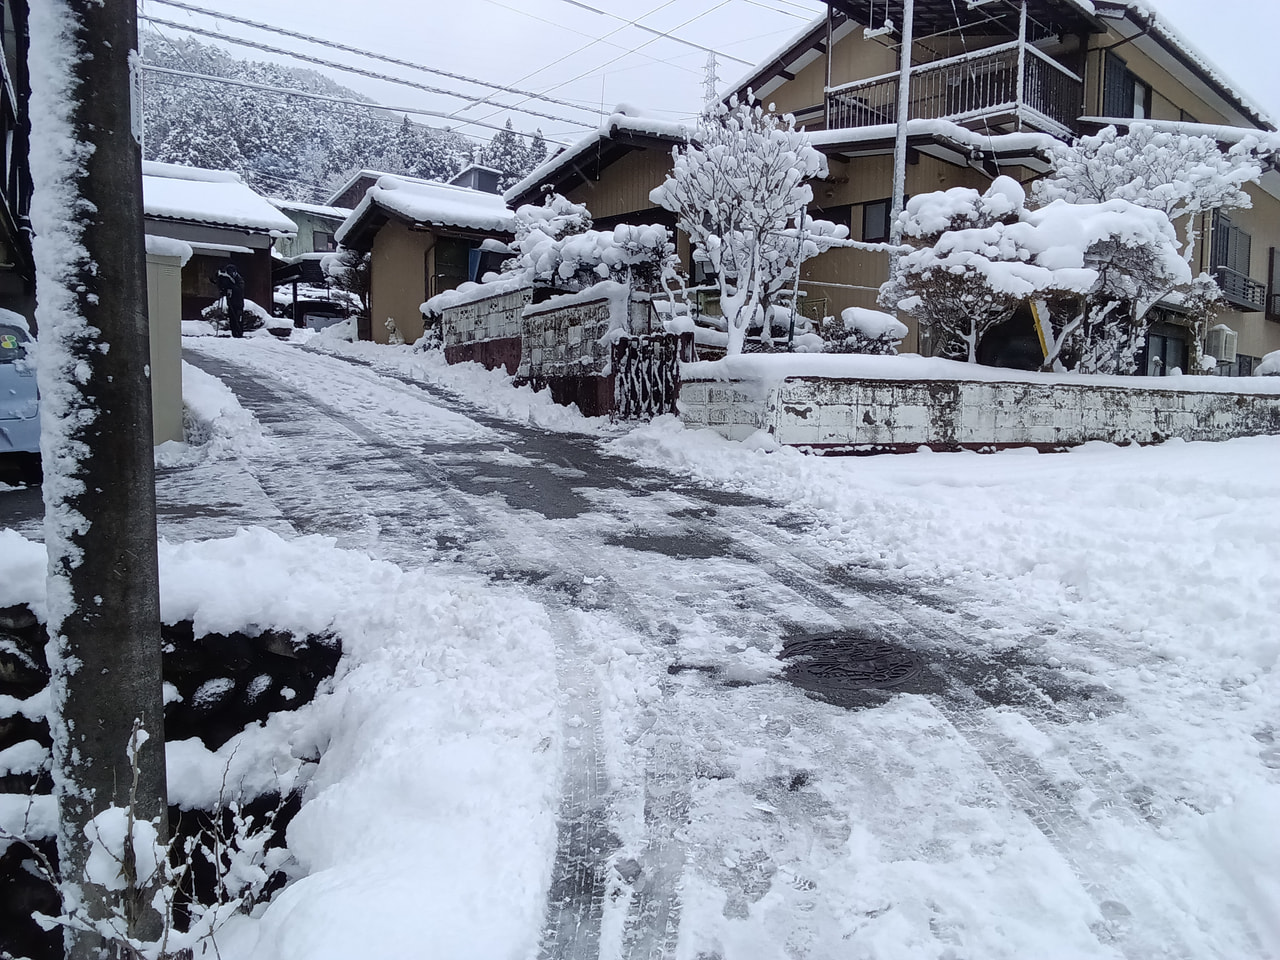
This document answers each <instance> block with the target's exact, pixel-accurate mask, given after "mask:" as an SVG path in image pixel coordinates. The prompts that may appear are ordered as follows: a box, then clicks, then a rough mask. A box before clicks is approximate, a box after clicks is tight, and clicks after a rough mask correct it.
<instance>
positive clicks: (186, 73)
mask: <svg viewBox="0 0 1280 960" xmlns="http://www.w3.org/2000/svg"><path fill="white" fill-rule="evenodd" d="M142 69H143V70H145V71H146V72H147V73H156V74H161V75H162V76H170V77H183V78H186V79H190V80H201V81H204V82H206V83H223V84H227V85H228V86H232V87H244V88H247V89H249V90H261V91H263V92H266V93H274V94H278V95H280V96H283V97H300V98H302V99H303V100H319V101H322V102H325V103H335V104H340V105H342V106H348V107H364V108H366V109H369V110H375V111H381V112H385V113H397V114H399V113H408V114H415V115H420V116H424V117H436V118H438V119H441V120H448V119H450V117H449V115H448V114H447V113H441V112H440V111H438V110H425V109H423V108H421V107H392V106H387V105H385V104H381V103H372V102H369V101H365V100H351V99H348V98H347V97H333V96H329V95H327V94H323V93H307V92H304V91H302V90H290V89H289V88H287V87H274V86H271V85H270V84H266V83H254V82H253V81H251V80H232V79H231V78H230V77H215V76H211V75H209V74H205V73H194V72H192V71H190V70H174V69H173V68H171V67H160V66H156V65H155V64H150V63H144V64H142ZM386 119H387V122H389V123H395V122H397V121H395V120H393V119H391V118H386ZM467 123H469V124H471V125H473V126H479V127H485V128H486V129H489V130H497V131H500V132H501V131H504V130H505V129H506V128H505V127H500V126H497V125H496V124H492V123H484V122H482V121H480V120H468V121H467ZM450 132H455V133H456V132H457V131H450ZM459 136H465V134H459ZM543 139H544V140H546V141H547V142H549V143H555V144H556V145H558V146H567V145H568V144H567V142H566V141H564V140H553V139H552V138H550V137H547V136H546V135H545V134H544V135H543Z"/></svg>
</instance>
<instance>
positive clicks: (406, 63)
mask: <svg viewBox="0 0 1280 960" xmlns="http://www.w3.org/2000/svg"><path fill="white" fill-rule="evenodd" d="M152 2H153V3H159V4H163V5H164V6H166V7H176V8H178V9H179V10H186V11H189V12H191V13H199V14H203V15H205V16H209V17H215V18H217V19H219V20H226V21H228V22H230V23H238V24H240V25H241V26H244V27H252V28H253V29H255V30H263V31H266V32H267V33H276V34H279V35H280V36H282V37H291V38H293V39H294V40H303V41H305V42H307V43H314V44H316V45H318V46H322V47H329V48H330V49H333V50H341V51H342V52H343V53H354V54H356V55H357V56H360V57H365V58H366V59H369V60H380V61H382V62H383V63H390V64H393V65H395V66H397V67H409V68H410V69H412V70H421V71H422V72H423V73H434V74H436V75H437V76H441V77H448V78H449V79H450V80H462V81H464V82H466V83H474V84H476V85H477V86H481V87H489V88H490V89H492V90H497V91H501V92H503V93H514V94H516V95H517V96H522V97H533V98H535V99H538V100H545V101H547V102H548V103H554V104H556V105H557V106H561V107H571V108H573V109H574V110H582V111H585V112H587V113H592V114H594V113H595V112H596V111H595V109H594V108H592V107H584V106H583V105H582V104H580V103H574V102H573V101H572V100H559V99H556V98H555V97H545V96H542V95H541V94H539V93H535V92H534V91H532V90H521V89H520V88H519V87H506V86H503V85H502V84H500V83H491V82H490V81H488V80H481V79H479V78H478V77H468V76H466V75H465V74H461V73H450V72H449V71H448V70H440V69H438V68H437V67H427V66H423V65H422V64H420V63H414V62H413V61H412V60H400V59H397V58H396V57H389V56H386V55H385V54H381V53H374V52H373V51H372V50H362V49H361V48H359V47H352V46H348V45H347V44H345V43H338V42H336V41H334V40H325V39H324V38H322V37H315V36H312V35H310V34H307V33H299V32H298V31H296V30H287V29H285V28H284V27H277V26H273V25H272V24H269V23H260V22H258V21H257V20H248V19H245V18H244V17H236V16H232V15H231V14H229V13H221V12H219V11H216V10H210V9H208V8H207V7H199V6H196V5H195V4H191V3H182V2H180V0H152Z"/></svg>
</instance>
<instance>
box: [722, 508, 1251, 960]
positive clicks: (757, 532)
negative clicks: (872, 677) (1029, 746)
mask: <svg viewBox="0 0 1280 960" xmlns="http://www.w3.org/2000/svg"><path fill="white" fill-rule="evenodd" d="M769 533H770V531H769V530H768V527H767V524H765V523H763V522H761V521H759V520H755V519H750V520H747V521H746V522H745V523H743V524H741V525H739V526H738V527H737V528H736V529H735V530H733V531H730V532H729V536H730V538H731V539H734V540H736V541H737V542H738V543H740V544H741V545H742V546H743V549H744V550H746V551H757V550H759V549H760V547H761V545H762V544H771V545H773V546H774V547H775V548H776V546H777V541H776V540H775V539H771V538H770V536H769ZM784 549H786V550H787V553H788V554H789V556H791V557H792V558H794V559H795V560H796V561H797V562H798V563H799V564H802V565H803V566H805V567H807V568H808V569H809V570H810V571H813V572H814V573H816V574H818V576H819V577H820V579H821V580H822V581H823V582H825V583H827V584H830V585H837V584H839V583H840V581H841V579H842V577H841V574H840V571H839V570H836V569H833V568H832V566H831V565H830V564H829V563H827V562H826V560H825V559H824V558H822V557H821V556H819V555H816V554H814V553H812V552H811V551H809V550H807V549H804V548H801V547H798V546H795V545H792V546H791V547H790V548H784ZM771 573H772V575H773V576H775V577H776V578H777V579H778V581H779V582H780V583H782V584H783V585H785V586H787V587H789V588H790V589H792V590H794V591H796V592H797V593H799V594H801V595H802V596H805V597H807V598H808V599H810V600H811V601H812V602H814V603H815V604H817V605H818V606H820V607H824V608H826V609H827V610H828V611H829V612H830V613H832V614H833V615H835V616H837V617H840V616H841V615H843V616H844V617H847V616H848V615H849V613H850V612H851V608H850V607H849V605H848V604H847V603H845V602H844V601H843V600H842V599H841V598H840V597H839V596H837V595H836V594H834V593H832V592H831V591H829V590H827V589H825V588H824V587H822V586H819V585H818V584H817V583H815V581H814V580H813V579H810V578H806V577H805V576H802V575H801V574H800V573H798V572H797V571H796V570H795V569H794V568H790V567H786V566H783V565H777V566H775V567H774V568H773V569H772V571H771ZM850 579H851V580H855V581H856V583H857V586H858V588H859V590H860V593H861V597H860V600H862V601H863V602H866V603H868V604H869V605H871V606H872V607H873V608H874V609H875V611H876V612H877V614H878V615H879V616H882V617H884V618H885V619H886V620H889V621H891V622H897V623H899V624H901V625H902V627H903V628H904V629H903V634H904V635H908V636H909V635H910V634H911V633H912V632H914V633H916V634H919V635H922V636H925V637H927V638H928V639H929V640H930V641H931V642H933V643H934V644H936V645H937V646H938V648H939V649H949V650H959V649H963V648H964V647H965V641H964V638H963V637H961V636H959V635H958V634H956V633H955V632H954V631H952V630H951V629H949V628H948V627H946V626H945V625H943V624H942V623H941V622H940V618H939V617H938V616H937V613H938V612H939V611H940V610H941V609H944V608H945V606H946V604H945V601H942V600H939V599H937V598H930V602H928V603H920V602H918V601H917V598H915V597H907V596H904V595H902V594H901V593H899V592H898V591H895V590H894V588H893V586H892V585H891V584H884V585H881V586H877V585H875V584H874V583H873V582H867V581H863V580H862V579H858V578H852V577H851V578H850ZM891 604H892V605H891ZM929 607H937V608H938V609H936V610H933V611H930V610H929V609H928V608H929ZM930 702H931V703H932V704H933V706H934V708H935V709H936V710H937V711H938V712H939V713H940V714H941V715H942V716H943V717H944V718H945V719H946V720H947V722H948V723H949V724H950V725H951V726H952V728H953V729H954V730H955V731H956V732H957V733H958V734H959V735H960V736H961V737H962V738H963V739H964V740H965V741H966V742H967V743H968V744H969V746H970V747H971V748H972V749H973V751H974V752H975V753H976V754H977V756H978V757H979V758H980V759H981V760H982V762H983V763H984V764H985V766H986V767H987V769H988V770H989V771H990V772H991V773H992V775H993V776H994V777H995V778H996V779H997V781H998V782H999V783H1000V784H1001V786H1002V787H1003V789H1004V791H1005V793H1006V794H1007V795H1008V796H1009V798H1010V799H1011V800H1012V802H1013V804H1014V805H1015V807H1016V808H1017V809H1019V810H1021V811H1022V813H1023V814H1024V815H1025V816H1026V817H1027V818H1028V819H1029V820H1030V821H1031V823H1032V824H1033V825H1034V826H1035V827H1036V829H1037V830H1038V831H1039V832H1040V833H1041V834H1042V835H1043V836H1044V837H1045V839H1046V840H1048V842H1049V843H1050V844H1051V845H1052V847H1053V848H1054V850H1055V851H1056V852H1057V853H1058V855H1059V856H1060V857H1061V858H1062V860H1063V861H1064V862H1065V863H1066V864H1067V865H1068V867H1070V869H1071V871H1072V873H1073V874H1074V875H1075V876H1076V879H1077V880H1078V881H1079V882H1080V885H1081V888H1082V889H1083V890H1084V892H1085V893H1086V894H1087V895H1088V897H1089V898H1090V899H1091V900H1092V901H1093V903H1094V904H1095V906H1096V907H1097V908H1098V913H1099V915H1100V917H1101V918H1102V919H1101V920H1100V921H1098V922H1096V923H1095V924H1093V925H1092V926H1091V931H1092V932H1093V934H1094V936H1095V937H1096V938H1097V939H1098V941H1099V943H1100V944H1104V945H1107V946H1111V947H1113V948H1115V949H1117V950H1119V951H1120V952H1121V953H1122V954H1123V955H1124V956H1125V957H1126V958H1128V960H1157V958H1160V960H1193V958H1199V957H1203V956H1205V955H1206V954H1205V953H1203V952H1201V949H1200V947H1199V946H1198V947H1197V948H1195V949H1193V948H1192V946H1190V945H1189V944H1188V943H1187V942H1186V941H1185V939H1184V937H1183V936H1182V935H1181V934H1180V933H1179V932H1177V925H1178V921H1179V920H1180V919H1181V916H1180V911H1178V909H1177V907H1176V905H1175V904H1172V903H1170V902H1169V900H1168V898H1167V897H1164V896H1162V895H1161V885H1160V882H1159V879H1158V878H1156V877H1154V876H1152V874H1151V873H1150V872H1149V871H1148V870H1147V869H1145V868H1144V866H1143V865H1142V864H1140V863H1137V862H1134V861H1133V860H1132V859H1131V858H1128V857H1126V856H1124V855H1122V854H1120V853H1118V852H1116V851H1115V850H1113V849H1111V848H1110V847H1109V845H1108V843H1107V841H1106V840H1105V839H1104V838H1103V837H1102V836H1101V835H1100V834H1099V833H1098V831H1097V830H1096V829H1095V828H1094V827H1093V826H1092V825H1091V824H1090V823H1089V822H1088V821H1086V820H1085V819H1084V818H1083V817H1082V816H1081V815H1080V814H1079V813H1078V812H1077V810H1076V809H1075V807H1074V806H1073V805H1072V803H1071V801H1070V798H1069V797H1068V796H1067V795H1065V793H1064V792H1063V790H1062V789H1060V788H1059V787H1058V786H1057V784H1058V783H1059V782H1060V781H1061V777H1054V776H1051V775H1050V774H1049V772H1048V771H1047V770H1046V769H1045V768H1044V766H1043V765H1042V764H1041V763H1040V762H1039V761H1038V760H1036V759H1035V758H1034V757H1032V756H1030V755H1028V754H1027V753H1026V751H1025V749H1024V748H1023V747H1022V746H1021V745H1020V744H1018V743H1017V742H1016V741H1014V740H1013V739H1011V738H1010V737H1008V736H1006V735H1004V734H1003V733H1002V732H1001V731H999V730H998V729H996V728H995V727H993V726H992V724H991V723H989V722H988V721H986V720H985V719H984V714H985V712H986V710H987V709H988V708H989V706H990V705H989V704H988V703H987V702H985V701H984V700H982V699H981V698H980V697H979V696H978V695H977V694H976V693H975V692H974V690H973V689H972V688H970V687H968V686H966V685H964V684H960V683H952V684H951V685H949V689H948V691H947V693H946V694H945V695H943V696H939V697H931V698H930ZM1090 753H1091V756H1092V761H1093V766H1094V770H1095V771H1096V775H1095V776H1094V777H1085V776H1080V775H1079V769H1078V767H1076V766H1074V765H1073V767H1072V770H1073V772H1074V773H1076V774H1077V778H1078V779H1079V781H1080V782H1082V783H1088V784H1089V785H1090V786H1091V787H1093V788H1095V792H1096V793H1098V794H1099V796H1101V797H1104V798H1107V799H1108V800H1109V801H1111V806H1110V807H1109V812H1110V813H1111V815H1112V816H1114V817H1115V818H1116V819H1118V820H1120V821H1121V822H1122V824H1123V825H1124V826H1126V827H1128V828H1132V829H1136V830H1138V831H1149V830H1150V829H1151V825H1150V824H1149V823H1148V822H1146V820H1145V818H1144V817H1143V816H1142V811H1140V810H1137V809H1135V808H1134V805H1133V801H1132V799H1131V798H1129V797H1127V796H1124V795H1122V794H1119V793H1118V792H1117V791H1116V790H1115V786H1114V783H1112V782H1110V776H1111V775H1114V774H1117V773H1119V772H1121V771H1122V768H1121V767H1120V766H1119V765H1118V764H1116V763H1114V762H1113V761H1110V760H1107V759H1104V758H1105V750H1104V748H1103V747H1102V745H1101V744H1098V743H1091V744H1090ZM1242 926H1245V927H1246V928H1247V927H1248V923H1247V921H1245V920H1243V918H1242ZM1249 939H1250V941H1251V942H1250V944H1249V947H1251V948H1252V949H1253V950H1255V951H1256V953H1255V954H1253V955H1257V956H1265V952H1264V948H1263V947H1262V944H1261V941H1260V939H1259V938H1258V937H1257V935H1256V933H1253V932H1252V931H1251V932H1250V934H1249ZM1203 946H1204V947H1209V946H1210V945H1209V944H1208V943H1205V944H1203ZM1219 955H1223V954H1219ZM1226 955H1227V956H1230V955H1231V954H1226Z"/></svg>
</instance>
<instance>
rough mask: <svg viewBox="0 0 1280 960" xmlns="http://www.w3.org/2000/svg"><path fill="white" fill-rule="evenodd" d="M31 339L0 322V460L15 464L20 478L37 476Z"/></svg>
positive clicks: (37, 407) (37, 404)
mask: <svg viewBox="0 0 1280 960" xmlns="http://www.w3.org/2000/svg"><path fill="white" fill-rule="evenodd" d="M32 346H33V343H32V340H31V335H30V334H29V333H27V331H26V328H25V327H24V326H18V325H17V324H16V323H14V322H10V321H7V320H4V319H2V318H0V456H3V457H5V458H6V459H14V460H17V462H18V466H19V469H20V470H21V471H22V474H23V476H24V477H25V478H26V479H27V480H29V481H33V480H38V479H39V476H40V395H39V393H38V392H37V391H36V365H35V363H34V362H33V359H34V358H33V357H32V354H31V348H32Z"/></svg>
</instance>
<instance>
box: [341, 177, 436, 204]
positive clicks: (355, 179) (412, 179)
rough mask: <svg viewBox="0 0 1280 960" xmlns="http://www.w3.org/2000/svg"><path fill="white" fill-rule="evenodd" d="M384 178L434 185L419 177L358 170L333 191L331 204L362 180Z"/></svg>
mask: <svg viewBox="0 0 1280 960" xmlns="http://www.w3.org/2000/svg"><path fill="white" fill-rule="evenodd" d="M383 177H396V178H397V179H399V180H404V181H405V182H407V183H432V182H434V181H431V180H422V179H420V178H418V177H411V176H408V175H407V174H403V173H388V172H387V171H386V170H357V171H356V172H355V173H353V174H352V175H351V176H350V177H349V178H348V179H347V182H346V183H344V184H343V185H342V186H340V187H339V188H338V189H337V190H335V191H333V195H332V196H331V197H329V203H331V204H332V203H334V202H335V201H336V200H337V199H338V198H339V197H341V196H342V195H343V194H344V193H346V192H347V191H348V190H350V189H351V188H352V187H354V186H355V185H356V184H357V183H359V182H360V181H361V180H374V181H377V180H381V179H382V178H383Z"/></svg>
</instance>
